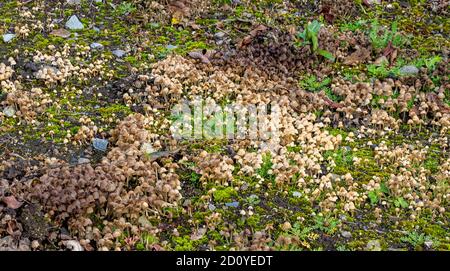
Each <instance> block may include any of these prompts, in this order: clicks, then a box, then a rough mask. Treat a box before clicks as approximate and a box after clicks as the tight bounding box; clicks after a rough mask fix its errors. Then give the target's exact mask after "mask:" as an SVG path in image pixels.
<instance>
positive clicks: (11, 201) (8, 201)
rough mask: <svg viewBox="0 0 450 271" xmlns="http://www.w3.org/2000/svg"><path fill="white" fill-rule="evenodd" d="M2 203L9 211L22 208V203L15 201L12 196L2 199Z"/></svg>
mask: <svg viewBox="0 0 450 271" xmlns="http://www.w3.org/2000/svg"><path fill="white" fill-rule="evenodd" d="M3 203H5V204H6V206H7V207H8V208H11V209H18V208H20V206H22V203H21V202H19V201H17V200H16V198H15V197H14V196H8V197H4V198H3Z"/></svg>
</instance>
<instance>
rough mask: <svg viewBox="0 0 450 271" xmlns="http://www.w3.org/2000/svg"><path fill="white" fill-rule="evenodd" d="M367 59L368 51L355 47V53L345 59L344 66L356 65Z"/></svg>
mask: <svg viewBox="0 0 450 271" xmlns="http://www.w3.org/2000/svg"><path fill="white" fill-rule="evenodd" d="M369 57H370V51H369V50H368V49H366V48H362V47H359V46H357V48H356V51H355V52H353V53H352V54H351V55H349V56H348V57H346V58H345V60H344V64H345V65H356V64H359V63H363V62H364V61H365V60H367V59H368V58H369Z"/></svg>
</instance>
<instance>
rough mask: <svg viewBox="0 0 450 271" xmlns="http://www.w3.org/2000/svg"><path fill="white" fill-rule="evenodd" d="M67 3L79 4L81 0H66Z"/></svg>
mask: <svg viewBox="0 0 450 271" xmlns="http://www.w3.org/2000/svg"><path fill="white" fill-rule="evenodd" d="M67 4H69V5H74V6H75V5H80V4H81V0H67Z"/></svg>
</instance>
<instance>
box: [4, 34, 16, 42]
mask: <svg viewBox="0 0 450 271" xmlns="http://www.w3.org/2000/svg"><path fill="white" fill-rule="evenodd" d="M15 37H16V35H15V34H5V35H3V41H4V42H10V41H11V40H12V39H14V38H15Z"/></svg>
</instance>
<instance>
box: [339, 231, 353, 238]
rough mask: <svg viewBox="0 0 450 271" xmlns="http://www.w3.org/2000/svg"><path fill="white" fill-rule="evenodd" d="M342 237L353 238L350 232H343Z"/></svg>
mask: <svg viewBox="0 0 450 271" xmlns="http://www.w3.org/2000/svg"><path fill="white" fill-rule="evenodd" d="M341 236H342V237H344V238H351V237H352V233H351V232H349V231H342V232H341Z"/></svg>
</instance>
